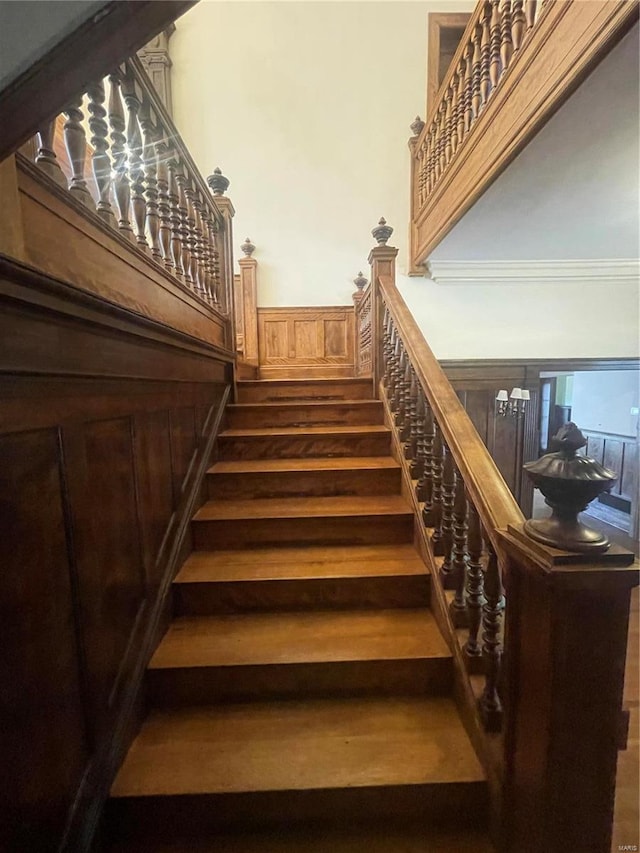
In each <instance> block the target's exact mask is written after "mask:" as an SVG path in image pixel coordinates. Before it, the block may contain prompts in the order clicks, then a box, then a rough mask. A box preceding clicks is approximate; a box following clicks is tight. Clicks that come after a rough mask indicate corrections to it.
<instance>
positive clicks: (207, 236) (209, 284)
mask: <svg viewBox="0 0 640 853" xmlns="http://www.w3.org/2000/svg"><path fill="white" fill-rule="evenodd" d="M198 202H199V204H200V214H201V217H202V243H203V255H204V277H205V290H206V291H207V294H208V299H209V301H210V302H211V303H212V304H213V303H214V302H215V297H214V290H215V286H214V282H213V253H212V251H211V213H210V211H209V208H208V207H207V204H206V201H205V200H203V199H202V197H201V196H200V195H198Z"/></svg>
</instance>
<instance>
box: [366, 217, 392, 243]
mask: <svg viewBox="0 0 640 853" xmlns="http://www.w3.org/2000/svg"><path fill="white" fill-rule="evenodd" d="M371 233H372V235H373V236H374V238H375V240H376V243H377V244H378V245H379V246H386V245H387V240H388V239H389V237H391V235H392V234H393V228H392V227H391V226H390V225H387V220H386V219H385V218H384V216H382V217H381V218H380V219H379V221H378V224H377V225H376V227H375V228H374V229H373V230H372V232H371Z"/></svg>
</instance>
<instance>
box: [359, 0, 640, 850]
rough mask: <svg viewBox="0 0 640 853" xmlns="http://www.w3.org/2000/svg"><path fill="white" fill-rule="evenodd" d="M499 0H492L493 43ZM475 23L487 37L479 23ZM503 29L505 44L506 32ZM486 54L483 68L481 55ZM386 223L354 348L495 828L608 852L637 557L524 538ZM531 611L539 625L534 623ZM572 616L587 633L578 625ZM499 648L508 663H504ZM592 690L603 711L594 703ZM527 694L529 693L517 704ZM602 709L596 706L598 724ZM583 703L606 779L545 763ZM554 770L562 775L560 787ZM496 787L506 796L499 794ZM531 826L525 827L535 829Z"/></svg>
mask: <svg viewBox="0 0 640 853" xmlns="http://www.w3.org/2000/svg"><path fill="white" fill-rule="evenodd" d="M497 6H498V4H494V5H493V7H492V10H491V11H492V13H493V15H494V21H493V39H494V51H495V45H496V44H497V22H496V19H495V15H496V14H497V13H496V9H497ZM487 8H488V7H487ZM500 10H502V13H504V14H506V13H507V9H506V6H505V4H502V3H500ZM509 13H510V14H511V15H512V18H511V22H513V18H515V19H516V21H517V22H520V23H521V17H522V16H521V13H522V14H525V9H524V7H523V5H522V4H517V3H514V4H513V6H512V7H510V9H509ZM483 20H485V19H483ZM486 20H487V22H488V21H489V20H490V19H486ZM487 25H488V23H487ZM510 26H511V27H512V23H511V24H510ZM489 32H491V27H490V26H489ZM501 32H502V30H501ZM485 35H486V34H485ZM521 35H522V34H521V33H520V32H518V34H517V35H516V37H515V39H514V41H515V42H516V43H521V42H518V38H519V37H520V36H521ZM478 36H479V44H480V46H481V45H482V32H481V31H478ZM489 44H490V39H489ZM500 44H501V45H503V44H504V39H503V37H502V36H501V42H500ZM485 47H486V38H485ZM508 52H509V49H507V54H506V55H508ZM501 62H502V59H501ZM485 64H486V63H485ZM486 67H487V69H488V70H490V68H491V65H490V63H489V65H487V66H486ZM388 232H390V229H388V226H385V233H384V234H381V233H380V229H374V232H373V233H374V236H376V239H377V240H378V243H379V245H378V246H377V247H376V248H374V249H373V250H372V252H371V254H370V256H369V260H370V262H371V265H372V274H371V285H370V286H369V289H368V291H367V293H366V297H367V299H368V300H369V302H370V306H371V307H370V308H368V309H367V311H368V312H369V314H370V317H371V328H370V332H368V333H367V335H366V336H363V335H360V336H359V338H358V343H359V346H360V347H362V348H363V350H364V352H363V353H362V354H358V355H357V360H358V363H360V359H363V360H365V359H366V363H367V364H369V363H372V365H373V371H374V378H375V381H376V385H378V384H379V389H380V394H381V396H382V397H383V399H384V400H385V402H386V407H387V411H388V418H389V421H390V423H391V424H392V425H393V427H394V428H395V436H396V437H395V446H396V449H397V453H398V456H399V458H400V459H401V461H402V462H403V466H404V472H405V478H406V479H405V482H406V483H407V486H408V488H410V491H412V492H413V496H412V500H413V501H414V509H415V515H416V523H417V524H418V525H419V531H420V532H419V536H420V537H422V541H423V542H425V543H426V544H425V547H426V548H427V551H428V558H429V560H430V561H431V570H432V575H433V577H432V585H433V592H434V596H435V601H436V602H438V601H439V602H440V604H439V605H438V606H439V607H440V608H441V616H442V619H443V620H444V622H445V623H446V624H448V626H449V628H448V630H450V632H451V637H452V643H453V645H454V646H455V660H456V662H457V665H458V666H459V668H460V672H461V673H462V677H463V678H466V685H467V686H466V688H465V689H464V690H463V693H464V695H465V697H466V699H467V701H469V703H470V707H471V708H472V714H473V715H474V717H473V718H474V719H475V720H476V722H477V726H478V731H481V730H484V732H486V733H487V734H485V735H483V736H482V737H480V741H479V743H480V747H481V751H482V749H483V748H485V749H486V752H485V753H484V754H485V759H486V762H487V763H488V764H490V765H492V772H495V774H496V778H497V779H498V780H499V781H498V782H497V784H496V785H495V787H494V788H493V795H494V798H495V799H496V800H497V806H496V804H494V809H495V810H496V811H498V812H501V814H500V815H499V817H500V820H501V821H502V830H503V832H504V837H505V838H508V839H509V840H508V842H507V846H506V847H505V849H510V850H525V849H526V850H528V851H536V853H538V851H539V853H542V851H545V853H546V851H548V850H553V851H555V850H558V851H559V850H560V849H561V848H562V846H563V844H564V841H562V842H560V841H558V839H564V838H565V837H566V835H567V833H568V834H569V836H570V837H571V838H572V843H573V844H574V845H575V846H576V847H577V848H579V847H580V843H579V841H578V834H579V831H580V832H582V833H583V836H582V837H583V838H590V837H591V836H590V832H593V833H594V838H597V839H598V843H597V844H596V846H594V847H593V849H594V850H598V851H601V853H605V850H608V848H607V846H606V845H607V843H609V844H610V827H611V821H612V815H613V812H612V809H613V797H612V788H611V780H612V778H614V776H613V775H612V774H615V762H616V747H615V743H616V732H617V731H618V726H619V724H620V710H621V709H620V703H621V696H622V682H623V676H624V650H625V637H626V616H627V614H628V608H629V600H630V590H631V588H632V587H633V586H634V585H637V583H638V572H637V568H634V567H633V566H631V562H632V561H633V555H632V554H629V553H628V552H624V551H623V550H622V549H619V548H616V547H615V546H614V547H612V548H611V549H610V551H609V552H608V553H607V554H606V555H599V556H595V557H593V556H592V557H588V556H585V555H576V554H568V553H566V552H561V551H557V550H554V549H550V548H547V547H546V546H543V545H540V544H536V543H535V542H533V540H530V539H529V537H528V536H527V535H526V533H525V532H524V525H523V523H524V517H523V515H522V513H521V511H520V509H519V507H518V505H517V503H516V501H515V499H514V497H513V496H512V494H511V492H510V491H509V489H508V487H507V486H506V484H505V482H504V480H503V479H502V477H501V475H500V473H499V471H498V469H497V467H496V465H495V463H494V461H493V459H492V458H491V456H490V454H489V452H488V450H487V449H486V447H485V445H484V444H483V442H482V440H481V439H480V436H479V435H478V434H477V432H476V430H475V428H474V426H473V424H472V422H471V420H470V419H469V417H468V415H467V413H466V411H465V410H464V408H463V406H462V403H461V402H460V400H459V399H458V397H457V395H456V393H455V391H454V390H453V388H452V386H451V385H450V383H449V381H448V380H447V378H446V376H445V374H444V372H443V370H442V368H441V367H440V365H439V364H438V362H437V361H436V359H435V357H434V355H433V353H432V352H431V350H430V349H429V346H428V345H427V343H426V341H425V340H424V338H423V336H422V334H421V332H420V330H419V329H418V327H417V325H416V323H415V321H414V319H413V317H412V315H411V314H410V312H409V310H408V309H407V306H406V305H405V303H404V301H403V299H402V297H401V295H400V293H399V292H398V290H397V288H396V286H395V271H394V259H395V255H396V254H397V250H396V249H392V248H390V247H388V246H386V240H387V239H388V236H389V233H388ZM380 238H381V239H380ZM364 298H365V297H363V300H362V301H364ZM378 354H379V355H378ZM403 457H404V458H403ZM409 484H410V486H409ZM514 578H515V579H516V580H513V579H514ZM514 595H517V600H514ZM507 596H508V598H507ZM581 603H582V604H584V606H585V607H588V608H590V610H589V612H590V613H592V614H595V613H597V621H598V625H600V626H601V628H602V630H603V632H604V636H606V638H607V639H606V643H607V645H606V648H607V652H608V653H609V654H610V655H611V658H610V659H609V660H607V661H606V662H605V661H604V660H603V658H602V654H601V651H599V650H598V638H597V636H596V637H594V636H591V634H589V636H588V637H586V636H583V635H582V634H581V628H580V626H579V618H578V613H579V608H580V606H581ZM599 604H600V608H599ZM565 612H566V613H567V623H566V624H565V623H564V618H565V617H564V614H565ZM623 613H624V617H623V616H621V614H623ZM505 618H506V621H507V628H506V629H505V624H504V623H505ZM594 618H595V617H594ZM538 620H542V622H541V623H540V624H541V625H542V626H543V633H542V634H540V635H538V633H537V632H538ZM582 627H583V629H584V630H586V631H587V633H588V626H587V625H586V624H585V625H584V626H582ZM525 629H526V630H527V631H528V634H527V635H526V639H525V637H524V634H523V632H524V631H525ZM584 654H587V655H588V656H589V658H590V659H591V660H593V661H595V660H596V659H597V661H598V662H597V664H596V663H595V662H594V667H595V669H596V670H597V671H598V673H599V674H598V678H600V679H601V683H600V684H598V686H596V683H597V678H596V677H593V676H592V675H590V676H589V678H588V686H586V682H585V671H586V669H588V667H587V663H586V661H585V659H584ZM503 661H507V663H508V668H507V670H506V671H505V670H504V667H503ZM527 667H531V668H532V670H536V671H537V673H538V674H539V673H546V677H547V678H548V679H549V681H548V682H545V683H544V688H542V686H541V682H540V680H539V679H538V676H537V675H536V679H537V681H536V682H535V683H536V684H537V685H538V689H540V690H542V689H543V690H544V694H545V704H544V705H543V706H541V707H540V708H538V707H534V706H535V702H536V700H535V690H534V689H533V687H532V685H531V683H530V682H529V680H528V679H530V678H531V677H532V676H531V674H530V673H528V672H527ZM572 667H574V668H575V674H573V671H572ZM558 673H561V679H560V680H557V674H558ZM554 674H555V675H554ZM594 690H595V691H596V692H597V695H598V703H597V704H598V710H597V711H596V710H593V711H592V710H590V703H592V702H593V695H594V694H593V691H594ZM600 691H604V694H603V695H601V693H600ZM523 696H526V697H527V699H526V701H527V703H529V704H528V705H524V704H523V699H522V697H523ZM532 703H533V704H532ZM598 714H601V715H602V719H603V721H604V722H603V730H602V731H600V730H599V729H598V725H597V716H598ZM578 716H579V717H580V723H578V722H577V721H576V723H575V724H576V726H577V727H578V728H579V729H580V731H582V732H583V734H584V738H585V742H584V743H582V744H581V747H580V748H581V756H582V760H583V761H584V762H585V764H584V766H585V767H586V766H589V765H588V760H587V759H586V758H585V756H592V757H593V760H594V762H595V763H596V764H597V766H598V767H600V768H602V769H603V773H604V775H603V776H602V781H601V784H596V785H593V784H591V783H590V782H589V780H588V779H586V778H584V774H580V773H575V774H574V776H571V777H570V778H567V774H562V773H555V774H553V773H552V774H550V775H548V768H549V767H551V766H553V764H552V763H553V762H554V761H556V760H557V758H558V756H563V760H565V759H566V758H567V756H569V755H570V754H572V750H575V744H574V742H573V738H572V731H571V722H570V721H571V718H572V717H576V718H577V717H578ZM534 721H535V722H534ZM489 736H491V737H494V738H495V737H497V738H498V741H497V743H498V744H499V746H498V748H496V743H495V742H493V743H492V744H491V745H489V741H488V740H486V743H485V747H483V746H482V743H483V742H482V738H483V737H484V738H485V739H486V738H488V737H489ZM496 756H497V760H496ZM607 774H608V775H607ZM561 776H562V786H564V787H559V783H558V779H559V778H560V777H561ZM574 777H575V778H574ZM551 779H552V780H553V781H550V780H551ZM503 796H504V797H505V800H504V802H508V804H509V807H508V808H505V809H504V810H502V804H503V800H502V797H503ZM563 796H564V797H566V799H563ZM531 798H533V799H534V800H535V803H534V806H531V805H530V802H531ZM558 802H562V803H566V805H564V806H563V805H561V806H558ZM552 804H553V808H551V806H552ZM530 808H534V809H535V813H536V816H537V820H538V824H539V827H538V829H537V830H536V833H537V834H535V836H532V820H531V818H530V815H529V809H530ZM607 821H608V823H607ZM567 822H569V823H570V827H569V828H567ZM530 837H534V839H535V840H534V841H533V842H530V841H529V838H530ZM590 849H591V847H590Z"/></svg>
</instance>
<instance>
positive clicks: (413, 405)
mask: <svg viewBox="0 0 640 853" xmlns="http://www.w3.org/2000/svg"><path fill="white" fill-rule="evenodd" d="M408 374H409V394H408V401H407V426H406V427H405V436H406V438H405V439H404V448H403V450H404V458H405V459H406V460H407V461H408V462H409V463H410V465H409V469H411V468H412V467H413V463H414V460H415V458H416V454H417V451H418V380H417V379H416V372H415V370H414V369H413V365H411V364H409V370H408Z"/></svg>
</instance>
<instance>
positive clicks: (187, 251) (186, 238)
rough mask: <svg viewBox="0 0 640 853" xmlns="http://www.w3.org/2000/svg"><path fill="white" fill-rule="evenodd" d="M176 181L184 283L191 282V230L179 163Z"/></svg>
mask: <svg viewBox="0 0 640 853" xmlns="http://www.w3.org/2000/svg"><path fill="white" fill-rule="evenodd" d="M176 182H177V184H178V210H179V212H180V246H181V249H182V270H183V275H184V283H185V284H192V283H193V280H192V278H191V232H190V230H189V214H188V210H187V196H186V194H185V183H186V178H185V175H184V172H183V169H182V164H181V163H180V164H179V165H178V166H177V167H176Z"/></svg>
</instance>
